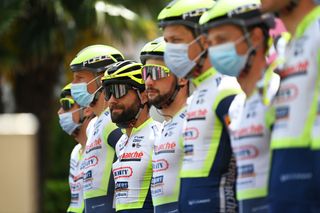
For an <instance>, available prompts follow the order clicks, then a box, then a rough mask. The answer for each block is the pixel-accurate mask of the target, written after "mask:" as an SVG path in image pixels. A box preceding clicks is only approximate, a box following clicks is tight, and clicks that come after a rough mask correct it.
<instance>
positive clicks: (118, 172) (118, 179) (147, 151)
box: [112, 118, 161, 211]
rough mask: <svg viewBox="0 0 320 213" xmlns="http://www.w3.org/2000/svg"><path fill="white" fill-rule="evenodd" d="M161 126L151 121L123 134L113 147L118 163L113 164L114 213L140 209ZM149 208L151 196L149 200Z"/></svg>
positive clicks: (144, 198) (145, 194)
mask: <svg viewBox="0 0 320 213" xmlns="http://www.w3.org/2000/svg"><path fill="white" fill-rule="evenodd" d="M160 130H161V123H159V122H157V121H154V120H153V119H152V118H149V119H148V120H146V121H145V122H144V123H143V124H142V125H140V126H139V127H137V128H133V129H132V132H131V135H130V136H128V135H127V134H123V135H122V137H121V138H120V139H119V141H118V142H117V144H116V155H117V160H116V162H115V163H113V168H112V172H113V176H114V180H115V206H116V211H119V210H128V209H141V208H143V206H144V204H145V202H146V199H147V194H148V191H149V190H150V183H151V178H152V151H153V146H154V141H155V139H156V138H157V137H159V135H160ZM149 199H150V200H149V201H147V202H149V205H150V208H151V209H152V208H153V207H152V204H151V203H152V202H151V197H150V198H149Z"/></svg>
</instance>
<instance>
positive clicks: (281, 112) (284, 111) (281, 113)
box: [276, 106, 289, 120]
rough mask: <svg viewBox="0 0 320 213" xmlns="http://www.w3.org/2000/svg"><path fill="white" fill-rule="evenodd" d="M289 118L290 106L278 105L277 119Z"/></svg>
mask: <svg viewBox="0 0 320 213" xmlns="http://www.w3.org/2000/svg"><path fill="white" fill-rule="evenodd" d="M288 118H289V107H288V106H284V107H278V108H276V119H277V120H282V119H288Z"/></svg>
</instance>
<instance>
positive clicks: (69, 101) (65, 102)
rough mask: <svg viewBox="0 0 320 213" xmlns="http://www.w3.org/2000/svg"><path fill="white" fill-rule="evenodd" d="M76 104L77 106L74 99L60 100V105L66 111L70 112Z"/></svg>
mask: <svg viewBox="0 0 320 213" xmlns="http://www.w3.org/2000/svg"><path fill="white" fill-rule="evenodd" d="M74 104H75V101H74V100H73V99H72V98H61V99H60V105H61V107H62V109H63V110H64V111H69V110H70V109H71V108H72V106H73V105H74Z"/></svg>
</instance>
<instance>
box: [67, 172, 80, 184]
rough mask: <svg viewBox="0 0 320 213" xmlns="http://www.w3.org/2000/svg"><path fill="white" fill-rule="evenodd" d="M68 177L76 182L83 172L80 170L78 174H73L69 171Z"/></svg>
mask: <svg viewBox="0 0 320 213" xmlns="http://www.w3.org/2000/svg"><path fill="white" fill-rule="evenodd" d="M70 177H71V178H72V180H73V181H74V182H77V181H79V180H82V179H83V172H80V173H79V174H78V175H73V174H71V173H70Z"/></svg>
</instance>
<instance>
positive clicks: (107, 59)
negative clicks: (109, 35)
mask: <svg viewBox="0 0 320 213" xmlns="http://www.w3.org/2000/svg"><path fill="white" fill-rule="evenodd" d="M123 60H124V57H123V55H122V53H121V52H120V51H119V50H117V49H115V48H113V47H111V46H107V45H92V46H88V47H86V48H84V49H83V50H81V51H80V52H79V53H78V54H77V56H76V57H75V58H74V59H73V60H72V61H71V63H70V68H71V70H72V71H73V72H76V71H81V70H88V71H91V72H94V73H99V72H103V71H105V70H106V67H107V66H108V65H110V64H113V63H115V62H118V61H123Z"/></svg>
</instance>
